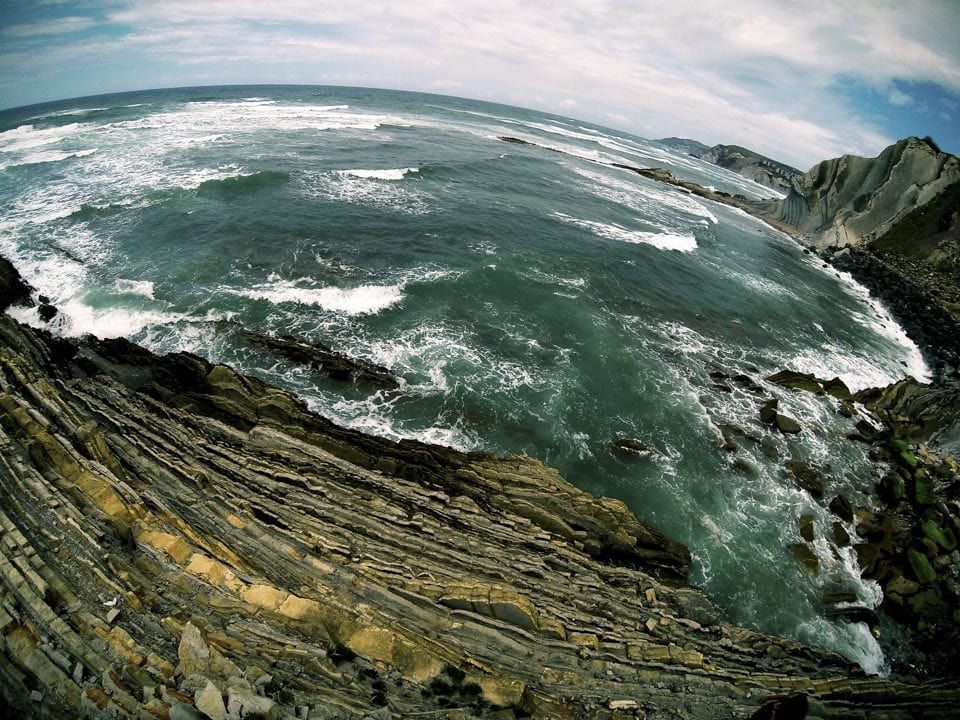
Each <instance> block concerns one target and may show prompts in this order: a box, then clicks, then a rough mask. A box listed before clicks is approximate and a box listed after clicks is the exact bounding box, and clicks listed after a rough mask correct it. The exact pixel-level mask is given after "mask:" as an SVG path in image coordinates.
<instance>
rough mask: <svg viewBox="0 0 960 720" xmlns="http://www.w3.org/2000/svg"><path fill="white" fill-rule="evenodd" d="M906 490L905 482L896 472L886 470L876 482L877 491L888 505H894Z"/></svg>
mask: <svg viewBox="0 0 960 720" xmlns="http://www.w3.org/2000/svg"><path fill="white" fill-rule="evenodd" d="M905 492H906V484H905V483H904V481H903V478H902V477H900V475H899V474H898V473H897V472H888V473H887V474H886V475H884V476H883V477H882V478H881V479H880V482H879V483H877V493H878V494H879V495H880V497H881V498H882V499H883V500H884V501H885V502H886V503H887V504H888V505H896V504H897V503H899V502H900V500H901V499H902V498H903V494H904V493H905Z"/></svg>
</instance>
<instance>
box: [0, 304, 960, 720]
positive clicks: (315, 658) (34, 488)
mask: <svg viewBox="0 0 960 720" xmlns="http://www.w3.org/2000/svg"><path fill="white" fill-rule="evenodd" d="M0 370H2V372H0V446H2V452H0V486H2V489H3V491H2V493H0V532H2V542H0V648H2V652H0V689H2V698H3V703H4V704H5V705H6V707H5V708H0V709H5V710H6V712H7V716H17V717H30V718H76V717H84V716H86V717H96V718H99V717H110V718H125V717H135V718H146V717H157V718H172V719H173V720H177V719H178V718H202V717H206V718H214V719H218V720H220V719H225V718H234V719H235V718H263V717H266V718H281V717H282V718H287V717H289V718H294V717H298V718H305V717H309V718H351V717H372V718H395V717H414V716H417V717H447V718H454V717H460V718H463V717H490V718H494V717H495V718H499V719H500V720H504V719H509V718H518V717H534V718H556V717H571V718H573V717H575V718H627V717H651V718H653V717H680V718H683V717H687V718H747V717H750V716H751V715H752V714H753V713H754V712H755V711H757V709H758V708H759V707H760V706H761V704H762V703H763V702H765V701H764V700H762V698H764V697H765V696H770V695H784V694H791V693H801V692H802V693H806V694H808V695H809V696H810V701H809V702H810V707H811V708H812V711H813V712H814V714H815V716H816V717H824V718H829V717H844V718H851V717H854V718H855V717H862V718H867V717H869V718H921V717H930V718H934V717H936V718H940V717H946V716H949V714H950V713H951V712H953V711H954V709H955V708H956V707H957V704H958V703H960V687H958V686H957V684H956V682H955V678H950V677H949V673H948V677H947V679H945V680H927V681H924V682H920V681H918V680H917V679H916V678H909V677H893V678H889V679H881V678H876V677H866V676H864V675H863V673H862V672H861V671H860V670H859V669H858V668H857V667H855V666H852V665H851V664H850V663H849V662H847V661H846V660H844V659H843V658H841V657H839V656H837V655H835V654H832V653H829V652H826V651H823V650H819V649H817V648H812V647H804V646H801V645H799V644H797V643H794V642H789V641H786V640H783V639H779V638H776V637H771V636H768V635H764V634H761V633H758V632H754V631H751V630H748V629H744V628H739V627H735V626H732V625H730V624H729V623H728V622H727V621H725V619H724V617H723V616H722V614H721V613H720V612H718V611H717V609H716V608H715V607H714V606H713V605H712V604H711V602H710V601H709V600H708V599H707V598H706V597H705V596H704V595H703V594H702V593H701V592H699V591H698V590H696V589H694V588H692V587H690V586H689V585H688V584H687V583H686V581H685V575H686V571H687V567H688V565H689V554H688V552H687V550H686V548H684V547H683V546H682V545H680V544H678V543H675V542H672V541H670V540H669V539H667V538H665V537H664V536H663V535H662V534H661V533H659V532H658V531H657V530H655V529H654V528H651V527H649V526H647V525H645V524H643V523H642V522H640V521H639V520H638V519H637V518H636V517H635V516H634V515H633V514H631V513H630V512H629V511H628V510H627V508H626V507H625V506H624V505H623V504H622V503H621V502H619V501H615V500H611V499H607V498H595V497H592V496H590V495H588V494H586V493H584V492H581V491H579V490H577V489H576V488H574V487H573V486H572V485H570V484H569V483H567V482H566V481H565V480H564V479H563V478H561V477H560V476H559V475H558V474H557V472H556V471H554V470H551V469H550V468H547V467H545V466H543V465H541V464H540V463H538V462H536V461H534V460H531V459H529V458H526V457H515V456H514V457H506V458H499V457H495V456H492V455H489V454H484V453H470V454H463V453H459V452H455V451H453V450H449V449H445V448H440V447H435V446H428V445H424V444H421V443H417V442H410V441H404V442H399V443H395V442H391V441H387V440H382V439H377V438H373V437H369V436H366V435H363V434H360V433H357V432H353V431H348V430H344V429H342V428H338V427H337V426H335V425H333V424H331V423H329V422H328V421H326V420H324V419H323V418H321V417H319V416H317V415H314V414H311V413H310V412H308V411H307V410H306V409H305V407H304V406H303V404H302V403H301V402H300V401H298V400H297V399H296V398H295V397H294V396H292V395H290V394H289V393H287V392H284V391H282V390H279V389H277V388H274V387H270V386H268V385H265V384H263V383H262V382H259V381H257V380H255V379H253V378H250V377H245V376H243V375H240V374H238V373H236V372H234V371H233V370H231V369H230V368H228V367H225V366H223V365H212V364H210V363H208V362H206V361H204V360H202V359H200V358H197V357H194V356H191V355H187V354H175V355H168V356H165V357H156V356H154V355H152V354H151V353H149V352H147V351H146V350H143V349H141V348H139V347H136V346H134V345H131V344H130V343H128V342H126V341H123V340H111V341H100V340H96V339H94V338H88V339H86V340H84V341H82V342H79V343H73V342H67V341H64V340H60V339H56V338H54V337H52V336H50V335H49V334H48V333H46V332H43V331H38V330H34V329H32V328H28V327H26V326H22V325H19V324H18V323H17V322H15V321H14V320H12V319H11V318H9V317H8V316H5V315H0Z"/></svg>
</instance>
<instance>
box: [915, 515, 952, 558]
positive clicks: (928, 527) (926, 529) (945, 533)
mask: <svg viewBox="0 0 960 720" xmlns="http://www.w3.org/2000/svg"><path fill="white" fill-rule="evenodd" d="M920 531H921V532H922V533H923V534H924V535H925V536H926V537H927V538H928V539H930V540H932V541H933V542H935V543H936V544H937V545H939V546H940V547H941V548H942V549H943V550H946V551H947V552H951V551H953V550H956V549H957V537H956V535H955V534H954V532H953V530H951V529H950V528H948V527H946V526H940V525H938V524H937V523H936V522H934V521H933V520H925V521H924V522H923V523H921V524H920Z"/></svg>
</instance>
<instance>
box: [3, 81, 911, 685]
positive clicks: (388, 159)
mask: <svg viewBox="0 0 960 720" xmlns="http://www.w3.org/2000/svg"><path fill="white" fill-rule="evenodd" d="M504 137H509V138H513V139H516V140H523V141H524V143H523V144H521V143H516V142H505V141H504V140H503V139H502V138H504ZM612 163H621V164H625V165H631V166H636V167H662V168H666V169H668V170H670V171H671V172H673V173H674V174H675V175H676V176H677V177H680V178H684V179H688V180H692V181H695V182H698V183H700V184H703V185H708V186H711V187H714V188H716V189H718V190H723V191H726V192H730V193H738V194H742V195H745V196H747V197H751V198H760V197H772V196H774V195H776V193H775V191H772V190H769V189H767V188H764V187H761V186H759V185H756V184H755V183H753V182H751V181H749V180H746V179H744V178H742V177H739V176H737V175H734V174H731V173H729V172H727V171H726V170H723V169H721V168H718V167H715V166H712V165H708V164H705V163H703V162H700V161H699V160H696V159H694V158H692V157H689V156H684V155H679V154H677V153H676V152H674V151H672V150H670V149H669V148H667V147H664V146H662V145H660V144H658V143H656V142H654V141H648V140H644V139H642V138H639V137H635V136H632V135H630V134H627V133H624V132H618V131H614V130H611V129H609V128H604V127H599V126H596V125H593V124H590V123H586V122H582V121H578V120H574V119H570V118H564V117H558V116H554V115H545V114H542V113H538V112H533V111H529V110H523V109H519V108H515V107H506V106H502V105H493V104H489V103H480V102H473V101H469V100H464V99H459V98H449V97H441V96H436V95H422V94H414V93H399V92H390V91H379V90H367V89H357V88H341V87H336V88H333V87H291V86H277V87H274V86H269V87H264V86H258V87H204V88H192V89H179V90H158V91H150V92H139V93H129V94H119V95H109V96H100V97H94V98H82V99H76V100H68V101H63V102H58V103H52V104H47V105H43V106H32V107H29V108H20V109H16V110H9V111H5V112H3V113H0V208H2V209H0V253H2V254H3V255H5V256H7V257H8V258H9V259H10V260H12V261H13V262H14V264H15V265H16V266H17V267H18V269H19V270H20V271H21V273H22V274H23V275H24V276H25V277H26V279H27V280H28V281H29V282H30V283H31V284H32V285H33V287H34V288H36V290H37V291H38V292H39V293H41V294H43V295H45V296H47V297H48V298H49V300H50V301H51V302H52V303H53V304H54V305H56V306H57V307H58V308H59V309H60V311H61V312H60V315H59V316H58V317H57V318H55V319H54V320H53V322H52V327H53V329H54V330H55V331H56V332H58V333H60V334H63V335H67V336H79V335H82V334H84V333H93V334H95V335H99V336H102V337H116V336H124V337H127V338H129V339H131V340H133V341H135V342H137V343H140V344H142V345H144V346H146V347H148V348H150V349H151V350H154V351H156V352H161V353H163V352H174V351H188V352H192V353H196V354H198V355H201V356H203V357H205V358H208V359H209V360H211V361H214V362H224V363H229V364H231V365H233V366H235V367H237V368H239V369H241V370H243V371H245V372H247V373H251V374H254V375H256V376H258V377H261V378H263V379H264V380H267V381H269V382H272V383H276V384H279V385H281V386H283V387H286V388H288V389H290V390H292V391H294V392H296V393H298V394H299V395H300V396H301V397H302V398H304V400H305V401H306V402H307V403H308V405H309V407H310V408H312V409H313V410H315V411H316V412H318V413H321V414H323V415H325V416H327V417H329V418H331V419H332V420H334V421H336V422H338V423H341V424H343V425H346V426H350V427H353V428H358V429H360V430H363V431H366V432H370V433H375V434H378V435H382V436H385V437H389V438H417V439H420V440H423V441H426V442H433V443H442V444H445V445H449V446H452V447H456V448H461V449H481V448H482V449H486V450H493V451H496V452H499V453H507V452H514V453H526V454H528V455H530V456H532V457H535V458H538V459H540V460H542V461H543V462H545V463H548V464H550V465H554V466H556V467H558V468H559V469H560V470H561V471H562V473H563V474H564V475H565V476H566V477H567V478H568V479H569V480H570V481H571V482H573V483H574V484H576V485H578V486H580V487H582V488H584V489H586V490H588V491H590V492H593V493H596V494H605V495H611V496H615V497H618V498H621V499H623V500H624V501H625V502H626V503H627V504H628V505H629V506H630V507H631V508H632V509H633V511H634V512H636V514H637V515H638V516H639V517H641V518H642V519H643V520H645V521H647V522H650V523H652V524H654V525H656V526H657V527H659V528H660V529H662V530H663V531H664V532H666V533H667V534H668V535H670V536H671V537H673V538H675V539H677V540H680V541H682V542H684V543H686V544H687V545H688V546H689V548H690V550H691V553H692V555H693V560H694V563H693V569H692V573H691V580H692V582H693V583H695V584H696V585H698V586H700V587H702V588H703V589H704V590H705V591H706V592H707V594H708V595H709V596H710V597H711V598H713V599H714V600H715V601H716V602H717V603H718V604H719V605H720V606H721V607H722V608H723V610H724V611H725V612H726V613H727V614H728V615H729V617H730V618H731V619H732V620H733V621H735V622H737V623H741V624H745V625H748V626H751V627H755V628H758V629H761V630H764V631H768V632H773V633H778V634H781V635H784V636H788V637H792V638H796V639H798V640H802V641H804V642H809V643H815V644H818V645H821V646H824V647H827V648H831V649H833V650H836V651H838V652H840V653H843V654H844V655H846V656H847V657H850V658H852V659H854V660H856V661H857V662H859V663H861V664H862V665H863V666H864V668H865V669H867V670H868V671H871V672H882V671H883V670H884V667H885V659H884V658H883V655H882V653H881V651H880V648H879V646H878V644H877V642H876V640H875V639H874V637H873V636H872V635H871V634H870V632H869V630H868V628H867V626H866V625H864V624H849V623H845V622H843V621H841V620H837V619H832V618H829V617H827V616H826V614H825V613H824V610H823V608H822V606H821V602H820V598H821V595H822V590H823V588H824V587H825V586H827V585H834V584H841V585H844V586H846V587H849V588H850V589H852V590H853V591H854V592H855V593H856V594H857V596H858V598H859V599H860V601H861V602H862V603H864V604H867V605H871V606H873V605H876V604H877V603H878V601H879V598H880V593H879V588H878V587H877V586H876V585H875V584H874V583H871V582H867V581H863V580H861V579H860V577H859V573H858V568H857V565H856V558H855V555H854V554H853V552H852V551H851V550H850V549H844V550H841V551H839V552H837V551H835V550H834V549H833V548H831V547H830V544H829V543H828V542H827V541H826V540H825V539H824V537H825V532H826V531H827V529H828V528H829V527H830V525H831V523H832V522H833V520H834V518H832V517H831V516H830V514H829V513H828V512H827V511H826V510H825V509H824V506H823V504H821V503H818V502H816V501H814V500H813V499H812V498H811V497H810V496H809V495H808V494H807V493H806V492H805V491H802V490H800V489H798V488H797V487H795V486H794V485H793V484H791V482H789V481H788V480H787V478H786V475H785V472H784V470H783V465H784V463H785V462H786V461H787V460H789V459H791V458H797V459H803V460H808V461H810V462H811V463H813V464H815V465H820V466H823V465H828V467H826V468H824V469H825V476H826V496H825V497H826V499H829V498H830V497H832V496H833V495H834V494H836V493H837V492H843V493H845V494H846V495H847V497H848V498H850V499H851V501H853V503H854V504H868V503H869V499H868V495H867V493H868V492H869V489H870V487H871V486H872V483H873V477H872V476H871V463H870V462H869V461H868V460H867V458H866V455H865V450H864V449H863V448H861V447H859V446H857V445H856V444H853V443H850V442H848V441H846V440H844V435H845V434H846V433H847V432H849V431H850V427H849V424H850V421H849V420H846V419H844V418H843V417H841V416H840V415H839V414H838V413H837V408H836V407H835V404H834V403H833V402H832V401H831V400H829V399H828V398H823V397H817V396H813V395H809V394H805V393H796V392H790V391H784V390H782V389H780V388H774V387H772V386H769V385H767V384H765V383H763V380H762V378H763V377H764V376H766V375H768V374H770V373H773V372H775V371H778V370H780V369H782V368H792V369H795V370H799V371H804V372H813V373H816V374H817V375H819V376H821V377H824V378H830V377H834V376H839V377H840V378H842V379H843V380H844V381H845V382H846V383H847V384H848V385H849V386H850V387H851V388H853V389H855V390H856V389H860V388H864V387H868V386H877V385H884V384H887V383H889V382H892V381H894V380H897V379H899V378H900V377H901V376H903V375H905V374H908V373H909V374H913V375H914V376H917V377H920V378H925V377H927V376H928V371H927V368H926V367H925V366H924V364H923V361H922V359H921V357H920V354H919V352H918V350H917V348H916V347H915V346H914V345H913V344H912V343H911V342H910V341H909V340H908V339H907V338H906V336H905V335H904V333H903V331H902V330H901V329H900V328H899V327H898V326H897V324H896V323H895V322H894V321H893V320H892V319H891V318H890V317H889V315H887V313H886V312H885V311H884V309H883V308H882V307H881V306H880V305H878V304H877V303H876V302H874V301H872V300H871V299H870V297H869V296H868V295H867V293H866V292H865V291H864V290H863V289H862V288H861V287H859V286H858V285H856V284H855V283H854V282H853V281H852V280H851V279H850V278H849V277H847V276H843V275H840V274H838V273H836V272H835V271H833V270H831V269H829V268H827V267H826V266H825V265H824V264H823V263H822V262H821V261H820V260H818V259H817V258H816V257H815V256H811V255H808V254H805V253H804V252H803V251H802V250H801V249H800V248H799V247H797V246H796V245H795V244H794V243H793V242H792V241H791V240H790V239H789V238H787V237H785V236H784V235H782V234H780V233H778V232H776V231H775V230H773V229H771V228H770V227H768V226H765V225H764V224H762V223H760V222H758V221H757V220H755V219H753V218H750V217H749V216H747V215H745V214H743V213H741V212H739V211H737V210H734V209H732V208H729V207H726V206H722V205H717V204H714V203H711V202H709V201H706V200H703V199H700V198H696V197H694V196H691V195H689V194H687V193H685V192H683V191H681V190H679V189H677V188H675V187H671V186H667V185H664V184H660V183H657V182H655V181H653V180H650V179H647V178H645V177H642V176H639V175H637V174H636V173H633V172H631V171H629V170H625V169H621V168H616V167H612V165H611V164H612ZM11 314H13V315H14V316H15V317H17V318H19V319H21V320H23V321H26V322H30V323H32V324H36V325H41V324H42V321H41V320H40V319H39V317H38V315H37V311H36V309H14V310H12V311H11ZM244 329H251V330H255V331H260V332H267V333H282V334H291V335H294V336H296V337H298V338H301V339H304V340H308V341H310V340H312V341H318V342H323V343H325V344H327V345H330V346H332V347H334V348H336V349H338V350H340V351H342V352H346V353H349V354H351V355H353V356H355V357H358V358H363V359H366V360H370V361H373V362H375V363H379V364H382V365H386V366H388V367H390V368H391V369H392V370H393V371H394V372H395V373H397V375H398V376H399V377H400V378H401V386H400V388H399V389H398V390H395V391H371V390H370V389H369V388H365V387H360V386H356V387H354V386H344V385H343V384H340V383H337V382H335V381H332V380H329V379H326V378H324V377H322V376H318V375H317V374H316V373H313V372H311V371H310V370H309V369H308V368H304V367H300V366H296V365H292V364H290V363H287V362H285V361H283V360H282V359H280V358H277V357H273V356H271V355H269V354H268V353H267V352H266V351H264V350H263V349H261V348H259V347H257V346H254V345H251V344H250V343H249V342H248V341H246V340H245V338H244V335H243V330H244ZM711 372H723V373H726V374H728V375H735V374H737V373H746V374H748V375H750V376H751V377H753V378H754V379H755V380H757V381H758V382H760V383H761V384H764V386H765V391H764V393H763V394H762V395H760V396H758V395H756V394H754V393H751V392H749V391H748V390H746V389H744V388H742V387H740V386H738V385H736V384H735V383H729V382H719V383H718V382H715V381H714V380H713V379H711V377H710V373H711ZM772 396H777V397H779V398H780V402H781V408H782V411H783V412H785V413H787V414H789V415H791V416H794V417H796V418H797V419H798V420H799V421H800V423H801V425H802V426H803V432H801V433H800V434H799V435H796V436H791V437H786V436H782V435H779V434H777V433H776V432H775V431H771V430H770V429H769V428H767V427H765V426H763V425H761V424H760V423H759V420H758V415H757V409H758V405H759V403H760V402H761V401H762V400H764V399H766V398H767V397H772ZM724 432H726V433H727V434H728V435H729V434H730V433H731V432H733V433H735V434H734V435H733V437H734V440H735V442H736V444H737V445H738V447H737V449H736V450H735V451H733V452H731V451H728V450H724V449H722V448H721V445H722V443H723V436H724ZM736 433H739V434H736ZM617 438H637V439H640V440H641V441H642V442H644V443H645V444H646V445H647V446H649V448H650V449H651V451H650V453H649V454H648V455H646V456H644V457H638V458H636V459H628V458H623V457H620V456H618V455H616V454H614V453H612V452H611V450H610V446H611V443H612V442H613V441H614V440H615V439H617ZM805 513H807V514H812V515H814V516H815V518H816V523H817V528H818V539H817V541H816V543H815V546H814V549H815V550H816V552H817V553H818V555H819V557H820V570H819V573H818V574H817V575H816V576H811V575H810V574H809V573H807V572H806V571H805V570H804V569H803V568H802V567H801V566H800V564H799V563H797V562H796V561H795V560H794V559H793V558H792V557H791V556H790V555H789V553H788V551H787V549H786V548H787V545H789V544H790V543H794V542H800V541H801V540H800V536H799V531H798V525H797V518H798V517H799V516H800V515H801V514H805ZM848 529H849V530H850V531H851V533H852V532H853V528H848Z"/></svg>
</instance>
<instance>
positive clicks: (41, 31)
mask: <svg viewBox="0 0 960 720" xmlns="http://www.w3.org/2000/svg"><path fill="white" fill-rule="evenodd" d="M96 24H97V22H96V21H95V20H94V19H93V18H89V17H63V18H56V19H55V20H44V21H42V22H36V23H24V24H20V25H8V26H7V27H5V28H3V30H2V33H3V35H4V36H5V37H13V38H28V37H36V36H40V35H62V34H64V33H74V32H80V31H81V30H88V29H89V28H91V27H93V26H94V25H96Z"/></svg>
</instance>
